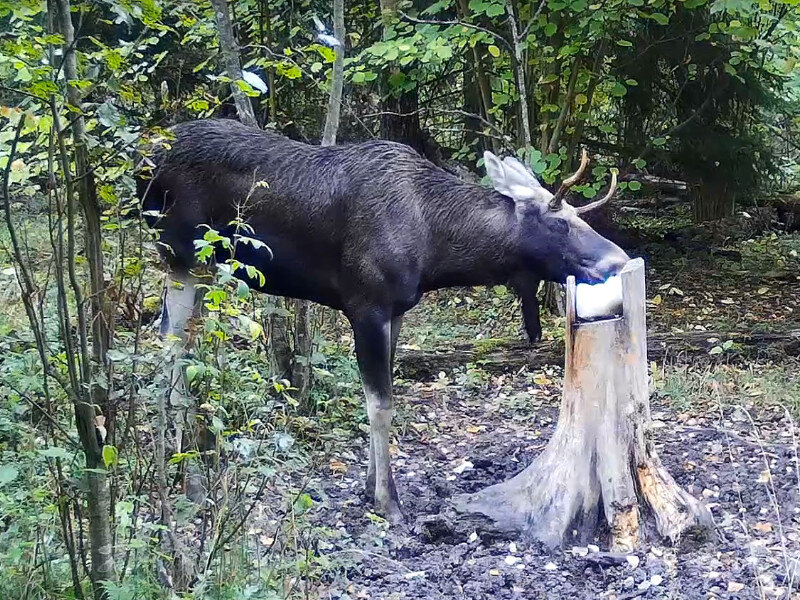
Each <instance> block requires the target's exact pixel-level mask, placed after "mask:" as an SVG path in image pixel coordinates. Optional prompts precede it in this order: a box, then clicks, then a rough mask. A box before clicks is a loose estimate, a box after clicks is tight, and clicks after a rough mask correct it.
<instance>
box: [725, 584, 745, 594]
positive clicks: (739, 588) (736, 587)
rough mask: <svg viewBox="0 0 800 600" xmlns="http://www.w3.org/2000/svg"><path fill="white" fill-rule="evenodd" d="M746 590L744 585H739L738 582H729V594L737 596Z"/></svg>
mask: <svg viewBox="0 0 800 600" xmlns="http://www.w3.org/2000/svg"><path fill="white" fill-rule="evenodd" d="M743 589H744V584H743V583H739V582H738V581H729V582H728V593H730V594H735V593H736V592H741V591H742V590H743Z"/></svg>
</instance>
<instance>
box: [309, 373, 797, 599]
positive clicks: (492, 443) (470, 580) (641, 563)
mask: <svg viewBox="0 0 800 600" xmlns="http://www.w3.org/2000/svg"><path fill="white" fill-rule="evenodd" d="M553 371H557V370H556V369H554V370H553ZM537 381H538V382H539V383H537ZM558 391H559V379H558V375H557V373H550V374H547V373H536V374H533V373H519V374H515V375H513V376H501V377H499V378H495V379H493V380H492V381H490V382H488V383H487V384H486V385H485V386H483V389H482V390H481V391H480V393H475V391H472V392H468V393H464V390H463V389H460V388H459V387H458V386H455V385H453V386H442V385H441V384H412V385H407V386H404V387H403V389H402V390H401V392H400V394H399V398H398V401H399V403H400V405H401V407H402V408H401V419H400V428H401V431H402V433H401V434H400V435H399V436H398V437H397V446H396V447H395V448H394V451H395V455H394V466H395V478H396V481H397V484H398V488H399V492H400V494H401V497H402V499H403V507H404V510H405V512H406V514H407V517H408V525H407V526H406V527H401V528H391V527H389V526H388V525H387V524H385V523H383V522H382V521H381V520H379V519H377V518H375V517H374V516H371V515H369V514H365V506H364V498H363V494H362V486H363V481H364V477H365V472H364V469H363V465H365V464H366V459H367V457H366V440H361V443H360V444H359V445H358V446H357V447H351V448H348V449H346V450H344V449H342V450H340V451H339V453H338V454H335V455H334V456H328V459H329V460H330V461H331V464H332V465H335V466H336V467H337V469H336V470H339V469H340V468H341V467H339V464H340V463H341V464H345V465H348V466H347V471H346V472H345V473H343V474H338V475H334V474H332V473H331V474H330V475H329V476H325V477H322V478H317V479H315V480H314V481H313V482H312V484H311V485H310V489H313V488H315V487H318V489H319V492H317V493H318V494H319V495H318V498H319V499H320V500H321V499H322V498H323V494H324V496H325V497H326V500H325V502H324V504H325V508H324V509H323V510H321V511H320V512H319V513H317V515H316V517H315V519H317V520H318V522H319V523H324V524H326V525H327V526H329V527H330V526H333V531H332V532H331V535H330V538H329V539H328V543H329V544H330V546H329V547H327V548H324V550H323V551H324V553H325V554H326V555H327V556H328V557H330V558H331V559H332V560H333V561H334V562H333V564H336V563H337V562H338V563H339V564H340V565H341V567H340V568H339V569H336V568H333V569H331V570H330V572H329V573H330V581H329V583H328V585H327V586H326V589H325V590H324V592H323V593H322V594H321V595H320V597H330V598H342V599H344V598H375V599H378V598H386V599H390V598H398V599H399V598H415V599H416V598H419V599H422V598H448V599H450V598H453V599H455V598H464V599H482V598H493V599H500V598H565V599H566V598H617V599H622V598H636V597H642V598H686V599H695V598H697V599H700V598H761V597H766V598H771V597H775V598H777V597H784V598H785V597H787V594H788V590H789V587H790V584H791V579H792V577H793V568H794V560H795V556H798V554H797V552H798V550H800V545H799V543H800V534H798V530H797V525H798V518H800V517H798V512H799V511H800V509H799V508H798V498H800V495H798V480H797V477H796V468H797V464H796V461H795V458H796V447H795V446H794V444H793V440H792V424H791V421H790V419H788V418H787V416H786V415H785V414H784V413H783V411H782V410H780V409H779V408H775V409H764V410H761V411H759V412H758V413H757V414H756V413H752V412H750V413H748V412H745V411H743V410H741V409H732V408H730V407H727V408H726V407H725V406H724V401H723V402H722V406H721V410H722V412H723V415H722V417H720V415H719V414H718V413H715V412H713V411H712V412H711V414H706V416H701V415H695V416H693V415H691V414H688V413H680V414H677V413H675V412H674V411H673V410H671V409H668V408H665V407H664V406H660V405H659V404H658V403H656V404H654V406H653V409H654V417H655V427H656V439H657V440H658V450H659V452H660V453H661V456H662V458H663V459H664V462H665V464H666V465H667V467H668V469H669V470H670V472H671V473H672V474H673V475H674V477H675V478H676V479H677V481H678V482H679V483H680V484H681V485H682V486H684V487H685V488H686V489H688V490H689V491H691V492H692V493H693V494H696V495H698V496H702V497H704V498H705V499H706V502H707V503H708V505H709V507H710V508H711V510H712V513H713V515H714V518H715V521H716V525H717V530H716V531H715V532H714V533H713V534H712V536H711V537H710V538H708V539H705V540H686V541H685V542H683V543H682V544H681V545H680V546H679V547H673V546H671V545H664V544H663V543H661V542H660V541H657V540H656V541H654V542H652V543H650V544H648V545H647V546H646V547H645V548H643V549H642V550H641V551H640V552H637V553H636V554H635V555H634V556H635V558H634V557H632V558H630V559H625V562H624V563H623V564H621V565H610V566H609V565H607V564H604V562H603V560H602V558H603V556H602V555H598V554H595V553H594V552H593V551H594V549H593V548H592V549H591V550H590V551H589V553H588V554H587V553H586V550H584V549H583V548H566V549H560V550H548V549H546V548H543V547H541V546H539V545H537V544H530V543H527V542H526V541H525V540H524V538H523V537H521V536H516V535H514V536H500V537H498V536H497V535H496V534H486V533H483V532H481V531H478V532H477V536H475V535H470V534H471V532H469V531H467V530H462V531H459V529H460V528H459V527H457V526H456V527H453V526H452V525H451V524H449V523H447V522H446V521H444V520H440V519H437V518H435V517H434V515H438V514H439V513H440V512H441V511H443V510H446V505H447V501H448V499H450V498H452V497H453V496H455V495H457V494H459V493H462V492H471V491H474V490H477V489H479V488H481V487H483V486H486V485H490V484H493V483H497V482H500V481H503V480H505V479H507V478H509V477H511V476H513V475H515V474H516V473H517V472H519V471H520V470H521V469H522V468H523V467H524V466H526V465H527V464H529V463H530V462H531V461H532V460H533V458H535V457H536V455H537V454H538V453H539V452H541V450H542V448H543V447H544V445H545V444H546V442H547V440H548V439H549V437H550V435H551V434H552V431H553V427H554V425H555V421H556V419H557V416H558V415H557V403H558ZM531 399H533V402H531V401H530V400H531ZM711 408H712V409H713V407H711ZM704 412H706V411H704ZM748 415H749V416H748ZM751 417H752V419H754V422H752V423H751V420H750V419H751ZM754 426H755V427H754ZM464 460H468V461H469V462H470V463H472V465H473V466H472V467H471V468H467V469H466V470H463V471H461V472H460V473H459V472H458V471H460V469H459V466H460V465H462V463H463V462H464ZM568 475H569V474H566V473H565V476H568ZM596 544H597V545H598V546H599V548H600V549H602V550H606V549H607V540H605V539H603V538H600V539H597V540H596ZM582 555H583V556H582ZM787 569H788V571H789V574H788V576H787ZM799 575H800V574H799Z"/></svg>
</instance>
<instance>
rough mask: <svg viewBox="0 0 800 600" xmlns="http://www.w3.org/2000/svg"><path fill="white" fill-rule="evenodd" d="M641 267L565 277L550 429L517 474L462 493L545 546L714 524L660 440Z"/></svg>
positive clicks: (477, 509) (478, 508)
mask: <svg viewBox="0 0 800 600" xmlns="http://www.w3.org/2000/svg"><path fill="white" fill-rule="evenodd" d="M644 273H645V268H644V262H643V261H642V259H640V258H638V259H634V260H631V261H630V262H628V264H627V265H626V266H625V268H624V269H623V271H622V272H621V273H620V275H619V280H618V281H616V282H615V281H611V280H610V281H609V282H607V283H606V284H602V287H600V286H583V285H579V286H577V287H576V285H575V280H574V278H572V277H570V278H569V279H568V280H567V325H566V327H567V329H566V340H565V342H566V343H565V345H566V359H565V373H564V393H563V397H562V402H561V412H560V415H559V420H558V424H557V426H556V429H555V432H554V434H553V438H552V439H551V440H550V442H549V443H548V445H547V447H546V448H545V450H544V451H543V452H542V454H541V455H540V456H539V457H537V458H536V460H535V461H534V462H533V464H531V465H530V466H529V467H527V468H526V469H525V470H524V471H522V472H521V473H519V474H518V475H517V476H516V477H514V478H512V479H510V480H508V481H506V482H504V483H500V484H497V485H493V486H491V487H489V488H486V489H484V490H481V491H479V492H477V493H475V494H470V495H467V496H462V497H460V498H458V499H457V500H456V507H457V509H458V510H459V511H461V512H470V513H482V514H484V515H486V516H488V517H490V518H491V519H492V520H494V521H495V523H496V524H497V525H498V526H499V527H500V528H502V529H510V530H521V531H524V532H525V533H526V534H528V535H530V536H531V537H532V538H534V539H538V540H540V541H542V542H544V543H545V544H547V545H549V546H557V545H560V544H571V543H586V542H587V541H590V540H591V539H593V538H595V537H596V536H597V535H598V533H600V532H601V531H606V532H608V533H610V538H611V547H612V549H613V550H616V551H623V552H626V551H631V550H633V549H634V548H635V547H636V546H637V545H638V544H639V543H640V542H641V541H643V539H644V538H645V537H647V535H649V534H650V533H651V532H650V530H651V529H652V528H653V527H654V528H655V532H656V533H657V534H659V535H661V536H663V537H665V538H668V539H669V540H671V541H672V542H676V541H677V540H678V539H679V538H680V537H681V535H682V534H683V533H685V532H686V531H687V530H690V529H694V528H709V527H711V525H712V518H711V514H710V512H709V511H708V509H707V508H706V506H705V505H704V504H702V503H701V502H700V501H698V500H697V499H696V498H694V497H693V496H692V495H690V494H689V493H687V492H686V491H685V490H683V489H682V488H681V487H679V486H678V484H677V483H676V482H675V480H674V479H673V478H672V476H671V475H670V474H669V473H668V472H667V470H666V469H665V468H664V465H663V464H662V463H661V460H660V459H659V457H658V454H657V453H656V450H655V447H654V443H653V438H652V431H651V427H650V401H649V391H648V376H647V339H646V335H647V330H646V327H645V280H644ZM620 284H621V285H620ZM591 288H596V289H591ZM620 295H621V302H620ZM598 300H599V301H598ZM597 317H603V318H602V319H601V320H591V321H590V320H587V319H596V318H597Z"/></svg>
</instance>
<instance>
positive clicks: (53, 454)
mask: <svg viewBox="0 0 800 600" xmlns="http://www.w3.org/2000/svg"><path fill="white" fill-rule="evenodd" d="M39 454H41V455H42V456H46V457H47V458H63V459H67V458H72V454H71V453H69V452H68V451H67V450H65V449H64V448H59V447H58V446H50V447H49V448H45V449H44V450H39Z"/></svg>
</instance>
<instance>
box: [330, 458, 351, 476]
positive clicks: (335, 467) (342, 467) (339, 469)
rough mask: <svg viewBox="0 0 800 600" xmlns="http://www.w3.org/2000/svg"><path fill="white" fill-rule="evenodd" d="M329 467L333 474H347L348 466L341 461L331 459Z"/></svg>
mask: <svg viewBox="0 0 800 600" xmlns="http://www.w3.org/2000/svg"><path fill="white" fill-rule="evenodd" d="M329 466H330V469H331V473H347V465H346V464H344V463H343V462H342V461H340V460H336V459H335V458H332V459H331V462H330V464H329Z"/></svg>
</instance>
